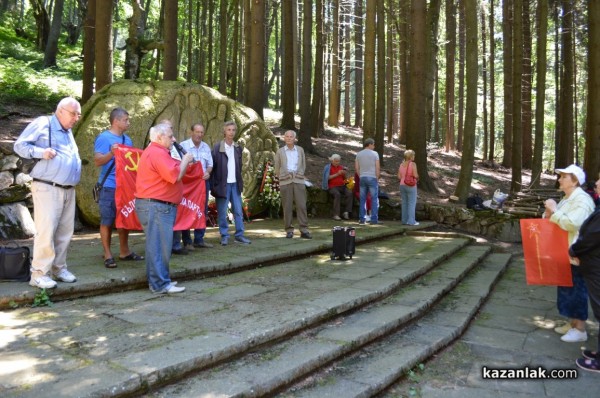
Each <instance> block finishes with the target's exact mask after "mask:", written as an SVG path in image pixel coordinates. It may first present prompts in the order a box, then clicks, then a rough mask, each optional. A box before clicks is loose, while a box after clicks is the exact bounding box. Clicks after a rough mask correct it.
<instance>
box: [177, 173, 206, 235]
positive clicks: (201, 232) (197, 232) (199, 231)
mask: <svg viewBox="0 0 600 398" xmlns="http://www.w3.org/2000/svg"><path fill="white" fill-rule="evenodd" d="M205 182H206V201H205V202H204V204H205V206H204V218H205V219H206V215H207V214H208V196H209V194H210V180H205ZM205 233H206V228H200V229H194V242H193V243H194V244H195V245H198V244H200V243H203V242H204V234H205ZM182 237H183V244H184V245H191V244H192V234H191V233H190V231H189V230H185V231H182Z"/></svg>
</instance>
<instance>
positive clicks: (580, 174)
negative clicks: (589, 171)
mask: <svg viewBox="0 0 600 398" xmlns="http://www.w3.org/2000/svg"><path fill="white" fill-rule="evenodd" d="M554 172H555V173H556V174H560V173H567V174H573V175H574V176H575V177H576V178H577V180H578V181H579V185H583V184H585V171H583V169H582V168H581V167H579V166H577V165H575V164H572V165H570V166H569V167H567V168H564V169H556V170H554Z"/></svg>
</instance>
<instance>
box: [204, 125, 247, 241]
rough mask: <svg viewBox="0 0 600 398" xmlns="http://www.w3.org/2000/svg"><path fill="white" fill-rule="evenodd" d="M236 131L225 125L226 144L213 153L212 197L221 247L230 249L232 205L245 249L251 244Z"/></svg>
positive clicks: (239, 237)
mask: <svg viewBox="0 0 600 398" xmlns="http://www.w3.org/2000/svg"><path fill="white" fill-rule="evenodd" d="M236 131H237V126H236V124H235V122H232V121H229V122H225V124H224V125H223V141H219V142H217V143H216V144H215V146H214V147H213V150H212V157H213V170H212V195H213V196H214V197H215V198H216V200H217V211H218V213H219V232H220V233H221V245H222V246H227V244H228V243H229V233H228V229H229V222H228V220H227V209H228V207H229V203H231V212H232V213H233V220H234V222H235V241H236V242H238V243H242V244H245V245H248V244H250V243H251V242H250V240H249V239H248V238H246V237H245V236H244V216H243V213H242V191H243V189H244V181H243V180H242V148H241V147H240V146H239V145H238V144H237V143H235V142H233V138H234V137H235V133H236Z"/></svg>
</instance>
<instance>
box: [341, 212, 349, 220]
mask: <svg viewBox="0 0 600 398" xmlns="http://www.w3.org/2000/svg"><path fill="white" fill-rule="evenodd" d="M342 218H343V219H344V220H349V219H350V214H348V212H347V211H345V212H344V213H342Z"/></svg>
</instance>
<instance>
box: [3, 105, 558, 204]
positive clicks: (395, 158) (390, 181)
mask: <svg viewBox="0 0 600 398" xmlns="http://www.w3.org/2000/svg"><path fill="white" fill-rule="evenodd" d="M43 114H47V111H46V110H44V109H42V108H39V107H35V106H27V105H15V106H8V107H4V109H3V112H2V113H0V140H7V139H8V140H14V139H16V138H17V137H18V136H19V134H20V133H21V132H22V131H23V129H24V128H25V127H26V126H27V124H28V123H29V122H31V121H32V120H33V119H34V118H35V117H37V116H38V115H43ZM265 121H266V123H267V125H268V126H269V128H270V129H271V130H272V131H273V133H274V134H275V135H276V136H277V137H279V138H280V139H281V142H283V133H284V132H285V130H284V129H281V128H280V127H279V125H280V121H281V113H280V112H276V111H271V110H265ZM297 125H299V120H297ZM313 145H314V149H315V153H307V154H306V164H307V171H306V175H307V177H308V179H309V181H311V182H312V183H313V184H315V185H317V186H320V184H321V178H322V173H323V167H324V166H325V165H326V164H327V162H328V161H329V160H328V158H329V156H331V155H332V154H334V153H337V154H339V155H340V156H341V157H342V164H343V165H345V166H347V167H348V168H349V169H350V171H351V173H352V175H353V173H354V159H355V156H356V153H357V152H358V151H360V150H361V149H362V130H360V129H358V128H356V127H350V126H340V127H338V128H332V127H327V128H326V130H325V132H324V133H323V134H322V135H321V136H320V137H318V138H313ZM404 151H405V147H404V145H400V144H399V143H398V141H397V139H395V140H394V141H393V142H392V143H388V144H386V145H385V153H384V160H383V166H382V171H381V180H380V187H381V188H380V189H381V190H383V191H384V192H386V193H388V194H389V195H390V196H391V197H397V196H399V185H398V178H397V173H398V167H399V165H400V163H401V162H402V159H403V154H404ZM460 161H461V156H460V153H459V152H456V151H450V152H446V151H445V150H444V148H441V147H437V146H433V145H430V146H429V147H428V149H427V165H428V172H429V176H430V177H431V178H432V179H433V181H434V182H435V185H436V187H437V192H433V193H432V192H425V191H424V190H421V189H420V190H419V193H418V199H419V200H422V201H426V202H430V203H431V202H433V203H448V204H451V202H450V201H449V200H448V198H449V197H450V195H453V194H454V190H455V188H456V184H457V183H458V177H459V173H460V167H461V166H460ZM530 178H531V171H530V170H524V172H523V176H522V180H523V184H524V186H528V185H529V182H530ZM510 180H511V170H510V169H508V168H505V167H502V166H501V165H500V164H498V163H494V165H493V166H492V165H491V164H490V163H489V162H483V161H482V160H481V159H476V160H475V165H474V169H473V180H472V183H471V193H479V194H480V196H481V197H482V198H483V199H484V200H485V199H490V198H491V197H492V194H493V192H494V191H495V190H496V189H500V190H501V191H502V192H509V191H510ZM555 181H556V178H555V176H554V175H552V174H545V173H544V174H542V185H543V186H545V187H551V186H553V184H554V182H555ZM458 205H461V206H462V205H463V204H458Z"/></svg>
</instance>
